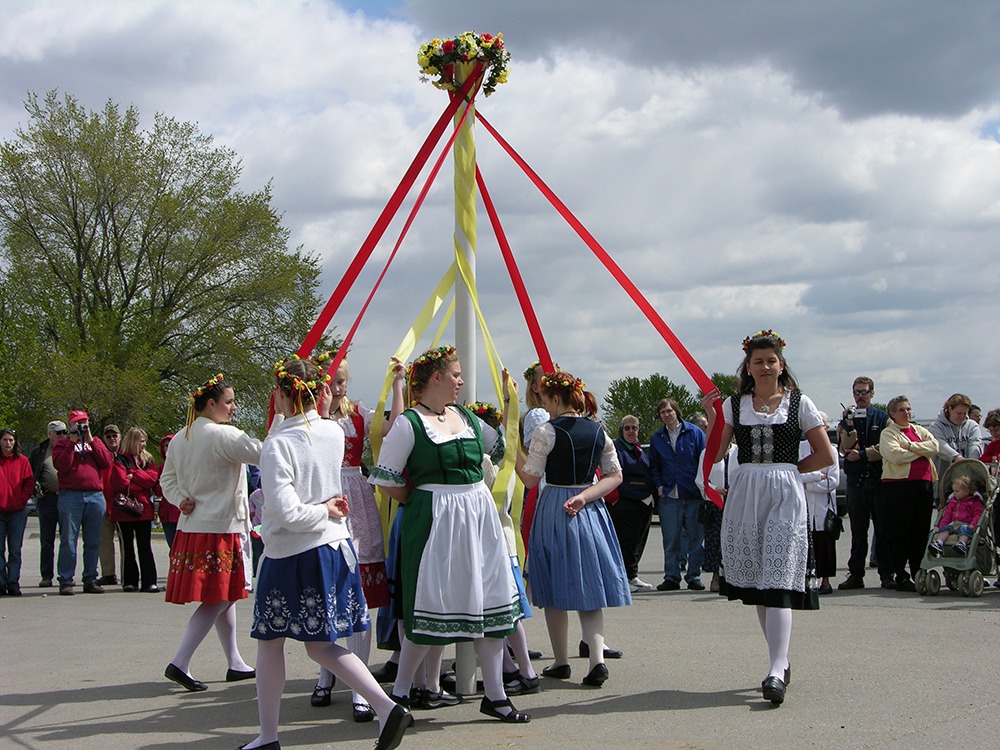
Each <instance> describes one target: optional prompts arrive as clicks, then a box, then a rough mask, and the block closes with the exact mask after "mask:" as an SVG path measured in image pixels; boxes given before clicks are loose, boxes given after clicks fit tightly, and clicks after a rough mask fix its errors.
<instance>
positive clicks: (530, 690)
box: [503, 669, 540, 696]
mask: <svg viewBox="0 0 1000 750" xmlns="http://www.w3.org/2000/svg"><path fill="white" fill-rule="evenodd" d="M539 687H540V685H539V680H538V676H537V675H536V676H535V677H525V676H524V675H523V674H521V672H520V671H519V670H516V669H515V670H514V671H513V672H504V673H503V691H504V692H505V693H506V694H507V695H508V696H510V695H532V694H534V693H537V692H538V690H539Z"/></svg>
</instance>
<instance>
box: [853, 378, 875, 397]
mask: <svg viewBox="0 0 1000 750" xmlns="http://www.w3.org/2000/svg"><path fill="white" fill-rule="evenodd" d="M858 383H863V384H865V385H866V386H868V390H870V391H871V392H872V393H875V381H874V380H872V379H871V378H869V377H868V376H867V375H858V377H856V378H854V385H857V384H858Z"/></svg>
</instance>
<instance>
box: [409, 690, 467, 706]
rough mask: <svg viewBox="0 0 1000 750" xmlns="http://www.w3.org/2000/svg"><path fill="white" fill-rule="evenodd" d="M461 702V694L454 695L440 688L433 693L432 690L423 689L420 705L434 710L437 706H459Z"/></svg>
mask: <svg viewBox="0 0 1000 750" xmlns="http://www.w3.org/2000/svg"><path fill="white" fill-rule="evenodd" d="M461 702H462V699H461V698H460V697H459V696H457V695H452V694H451V693H449V692H448V691H446V690H438V691H437V692H436V693H432V692H431V691H430V690H423V691H421V695H420V706H419V707H420V708H425V709H429V710H433V709H435V708H446V707H448V706H457V705H458V704H459V703H461Z"/></svg>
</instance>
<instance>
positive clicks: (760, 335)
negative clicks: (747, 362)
mask: <svg viewBox="0 0 1000 750" xmlns="http://www.w3.org/2000/svg"><path fill="white" fill-rule="evenodd" d="M756 339H774V341H775V342H777V344H778V348H779V349H780V350H781V351H784V349H785V340H784V339H783V338H781V336H779V335H778V334H776V333H775V332H774V331H773V330H771V329H770V328H768V329H767V330H766V331H757V333H755V334H754V335H753V336H747V337H746V338H745V339H743V351H744V352H747V351H749V350H750V344H752V343H753V342H754V341H755V340H756Z"/></svg>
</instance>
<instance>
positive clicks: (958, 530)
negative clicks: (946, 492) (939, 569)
mask: <svg viewBox="0 0 1000 750" xmlns="http://www.w3.org/2000/svg"><path fill="white" fill-rule="evenodd" d="M951 490H952V491H951V495H950V496H949V497H948V504H947V505H946V506H945V509H944V513H942V514H941V520H940V521H939V523H938V528H937V532H936V533H935V535H934V539H933V541H932V542H931V543H930V545H928V547H927V549H928V551H929V552H930V553H931V556H932V557H941V556H942V555H943V554H944V543H945V541H946V540H947V539H948V536H949V535H951V534H958V542H956V543H955V553H956V554H959V555H965V554H966V553H967V552H968V551H969V541H970V540H971V539H972V535H973V534H974V533H975V531H976V524H978V523H979V517H980V516H982V514H983V510H985V508H986V504H985V503H984V501H983V496H982V495H981V494H979V491H978V490H976V487H975V483H974V482H973V480H972V478H971V477H968V476H959V477H956V478H955V480H954V482H952V486H951Z"/></svg>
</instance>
